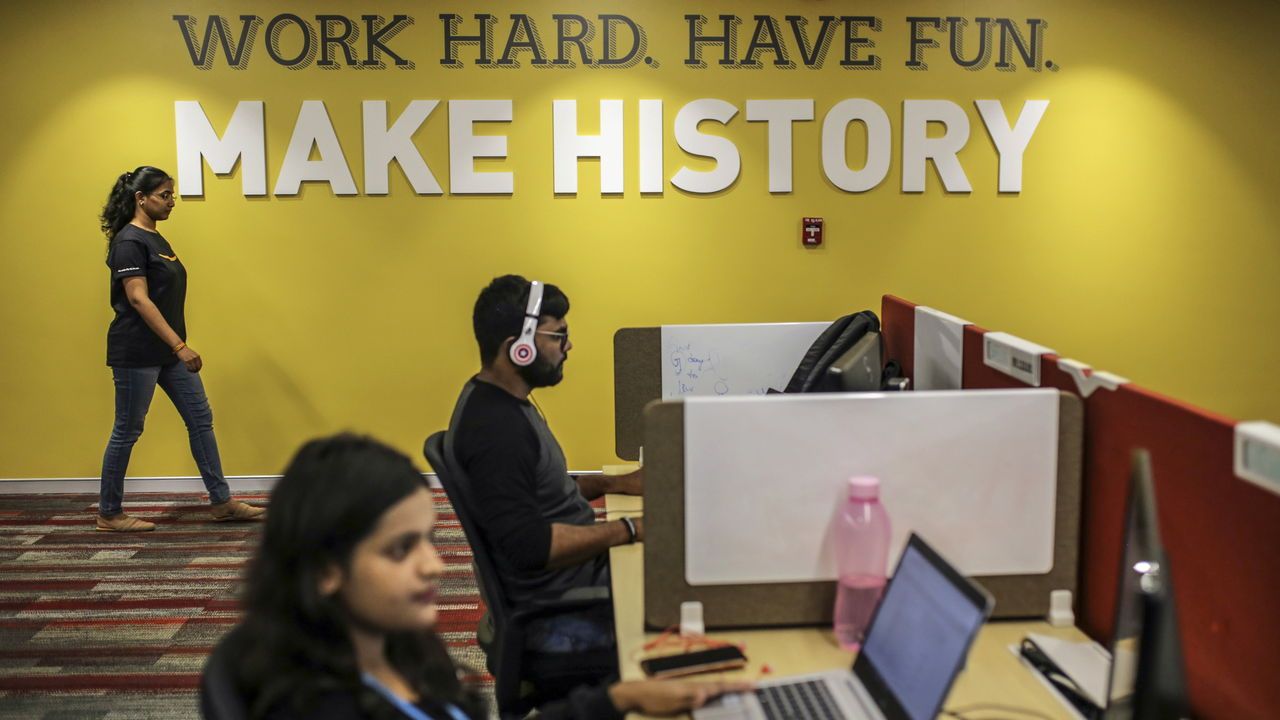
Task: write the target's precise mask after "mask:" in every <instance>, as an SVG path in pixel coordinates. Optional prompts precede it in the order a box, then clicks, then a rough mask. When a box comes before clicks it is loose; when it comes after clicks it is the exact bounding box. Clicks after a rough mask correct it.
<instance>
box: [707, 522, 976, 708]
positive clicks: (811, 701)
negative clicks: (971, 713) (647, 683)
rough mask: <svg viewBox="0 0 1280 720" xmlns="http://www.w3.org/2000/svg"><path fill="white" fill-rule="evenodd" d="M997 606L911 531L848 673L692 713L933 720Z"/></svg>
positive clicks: (763, 688)
mask: <svg viewBox="0 0 1280 720" xmlns="http://www.w3.org/2000/svg"><path fill="white" fill-rule="evenodd" d="M994 605H995V603H994V601H993V600H992V599H991V596H990V595H989V594H987V592H986V591H985V590H983V589H982V588H980V587H978V586H977V585H975V584H974V583H972V582H970V581H969V580H967V579H965V577H964V576H963V575H961V574H960V573H959V572H958V571H956V569H955V568H954V567H952V566H951V565H950V564H948V563H947V561H946V560H943V559H942V557H941V556H940V555H938V553H937V552H935V551H934V550H933V548H931V547H929V545H928V544H926V543H925V541H924V540H923V539H921V538H920V536H919V535H916V534H914V533H913V534H912V535H911V539H910V540H909V541H908V542H907V547H906V549H905V550H903V551H902V557H900V558H899V559H898V567H897V569H895V570H894V573H893V578H892V579H891V580H890V581H889V584H888V585H887V586H886V587H885V591H884V597H883V599H882V600H881V601H880V606H879V607H878V608H876V612H875V615H874V616H873V617H872V619H871V625H870V627H869V628H868V630H867V636H866V639H865V641H864V642H863V644H862V650H861V652H859V653H858V657H857V660H856V661H855V662H854V663H853V669H852V671H850V670H830V671H827V672H823V673H815V674H812V675H796V676H791V677H784V678H776V679H773V680H769V681H766V682H761V683H757V684H756V689H755V691H754V692H751V693H741V694H738V695H729V696H726V697H723V698H721V699H720V700H718V701H716V702H714V703H712V704H709V705H707V706H705V707H703V708H700V709H698V710H695V711H694V713H693V717H694V718H695V720H728V719H729V718H748V719H750V720H774V719H775V718H787V719H788V720H791V719H796V720H800V719H809V718H833V719H840V718H877V719H878V718H885V719H887V720H901V719H904V718H905V719H908V720H926V719H927V720H933V718H936V717H937V715H938V711H939V710H940V709H941V707H942V703H943V700H945V699H946V697H947V692H948V691H949V690H950V689H951V684H952V682H953V681H954V680H955V678H956V675H958V674H959V673H960V670H961V668H963V667H964V660H965V657H966V656H967V655H968V654H969V647H970V646H971V645H972V644H973V638H974V636H976V635H977V634H978V630H979V628H981V627H982V623H983V622H985V621H986V619H987V616H989V615H990V614H991V608H992V607H993V606H994Z"/></svg>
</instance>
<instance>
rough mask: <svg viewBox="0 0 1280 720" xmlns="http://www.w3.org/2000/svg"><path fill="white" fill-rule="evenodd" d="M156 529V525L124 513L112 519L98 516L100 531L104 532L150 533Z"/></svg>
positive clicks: (113, 516)
mask: <svg viewBox="0 0 1280 720" xmlns="http://www.w3.org/2000/svg"><path fill="white" fill-rule="evenodd" d="M155 529H156V524H155V523H153V522H147V521H146V520H139V519H138V518H136V517H132V516H130V515H125V514H124V513H120V514H119V515H112V516H111V517H103V516H101V515H99V516H98V530H101V531H102V532H148V531H151V530H155Z"/></svg>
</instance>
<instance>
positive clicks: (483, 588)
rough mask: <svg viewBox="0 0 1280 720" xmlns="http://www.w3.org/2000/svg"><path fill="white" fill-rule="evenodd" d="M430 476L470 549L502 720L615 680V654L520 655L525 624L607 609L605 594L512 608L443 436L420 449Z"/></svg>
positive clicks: (605, 651) (464, 479)
mask: <svg viewBox="0 0 1280 720" xmlns="http://www.w3.org/2000/svg"><path fill="white" fill-rule="evenodd" d="M422 452H423V455H424V456H426V458H427V462H428V463H430V464H431V467H432V468H433V469H434V470H435V471H436V476H437V477H438V478H440V484H441V485H442V486H443V487H444V491H445V494H446V495H448V496H449V502H450V503H451V504H452V505H453V509H454V511H455V512H456V513H457V514H458V521H459V523H461V525H462V532H463V533H464V534H465V535H466V537H467V543H468V544H469V545H470V546H471V556H472V560H473V564H474V565H475V569H476V582H477V584H478V585H479V587H480V597H481V598H482V599H483V600H484V604H485V605H486V606H488V609H489V615H490V617H491V618H492V619H493V626H494V638H493V642H492V644H491V646H490V647H488V648H485V652H486V654H487V656H488V659H487V665H488V667H489V672H490V673H492V674H493V678H494V688H493V692H494V698H495V700H496V701H497V704H498V712H499V714H500V715H502V716H503V717H508V716H511V715H516V716H523V715H524V714H526V713H527V712H528V711H529V710H531V709H533V708H534V707H536V706H537V705H538V704H540V703H543V702H548V701H551V700H555V699H558V698H561V697H564V696H565V695H567V694H568V693H569V691H570V690H572V689H573V688H574V687H577V686H579V685H591V684H596V683H599V682H601V681H603V680H606V679H613V678H616V677H617V674H618V654H617V650H616V648H612V647H610V648H604V649H602V650H593V651H589V652H581V653H543V652H534V651H529V650H526V649H525V647H524V645H525V629H526V628H527V626H528V624H529V622H530V621H531V620H535V619H537V618H541V617H546V616H549V615H557V614H561V613H564V612H568V611H573V610H585V609H587V608H592V607H597V606H601V605H606V604H611V603H612V599H611V598H610V597H609V595H608V592H607V589H605V588H599V590H601V591H603V592H600V593H597V594H594V595H592V596H590V597H585V598H584V597H581V596H580V595H579V594H577V593H575V594H574V597H572V598H569V597H566V598H561V599H557V600H552V601H547V602H541V603H538V604H536V605H531V606H521V607H519V608H516V607H513V606H512V605H511V603H510V602H509V601H508V599H507V596H506V592H505V591H504V589H503V587H502V580H501V578H499V577H498V570H497V566H496V565H494V562H493V557H492V555H491V554H490V550H489V546H488V545H487V543H486V542H485V540H484V536H483V535H482V534H481V532H480V528H479V526H478V525H477V524H476V521H475V519H474V518H473V517H471V514H470V505H468V501H467V492H468V490H467V488H468V485H469V483H470V481H469V480H468V479H467V477H466V474H465V473H464V472H462V470H461V468H459V467H458V464H457V462H456V460H455V459H454V458H453V453H452V449H451V448H449V447H448V446H447V444H446V442H445V433H444V432H443V431H441V432H437V433H435V434H433V435H432V436H431V437H429V438H427V441H426V443H425V444H424V446H423V449H422Z"/></svg>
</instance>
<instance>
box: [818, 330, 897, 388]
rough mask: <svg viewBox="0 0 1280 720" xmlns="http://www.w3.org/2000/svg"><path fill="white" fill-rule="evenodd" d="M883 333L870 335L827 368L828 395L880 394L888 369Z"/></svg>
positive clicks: (864, 336)
mask: <svg viewBox="0 0 1280 720" xmlns="http://www.w3.org/2000/svg"><path fill="white" fill-rule="evenodd" d="M883 347H884V346H883V345H882V343H881V342H880V333H878V332H868V333H866V334H865V335H863V336H862V337H861V338H860V339H859V340H858V342H856V343H854V344H853V347H851V348H849V349H848V350H846V351H845V353H844V354H843V355H841V356H840V357H838V358H836V361H835V362H833V363H831V366H830V367H828V368H827V375H826V378H825V382H824V383H823V384H822V389H823V390H824V391H826V392H878V391H879V390H880V388H881V385H880V375H881V373H882V371H883V369H884V355H883V353H884V350H883Z"/></svg>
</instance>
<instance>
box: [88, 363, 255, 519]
mask: <svg viewBox="0 0 1280 720" xmlns="http://www.w3.org/2000/svg"><path fill="white" fill-rule="evenodd" d="M111 375H112V377H113V379H114V380H115V384H116V422H115V426H114V427H112V428H111V439H110V440H108V441H107V451H106V453H105V454H104V455H103V456H102V492H101V494H100V496H99V499H98V514H99V515H102V516H103V517H111V516H113V515H119V514H120V513H121V512H122V510H121V508H120V503H121V502H122V501H123V500H124V473H125V470H126V469H127V468H128V467H129V456H130V455H131V454H132V453H133V446H134V443H136V442H138V438H139V437H140V436H141V435H142V424H143V421H145V420H146V418H147V410H148V409H149V408H150V407H151V397H152V396H153V395H155V392H156V385H159V386H160V387H161V388H162V389H163V390H164V392H165V394H166V395H168V396H169V399H170V400H172V401H173V405H174V407H176V408H177V409H178V414H180V415H181V416H182V421H183V422H185V423H186V424H187V435H188V437H189V438H190V440H191V456H192V457H193V458H195V461H196V467H198V468H199V469H200V477H201V478H203V479H204V486H205V488H206V489H207V490H208V491H209V501H210V502H213V503H223V502H226V501H228V500H230V499H231V488H230V487H229V486H228V485H227V480H226V478H225V477H224V476H223V474H222V459H221V458H219V456H218V442H217V441H216V440H215V439H214V437H213V411H212V410H211V409H209V398H208V397H206V396H205V394H204V383H202V382H201V381H200V376H199V375H197V374H195V373H193V372H191V371H190V370H188V369H187V366H186V365H184V364H183V363H181V362H172V363H169V364H168V365H158V366H155V367H131V368H117V367H113V368H111Z"/></svg>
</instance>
